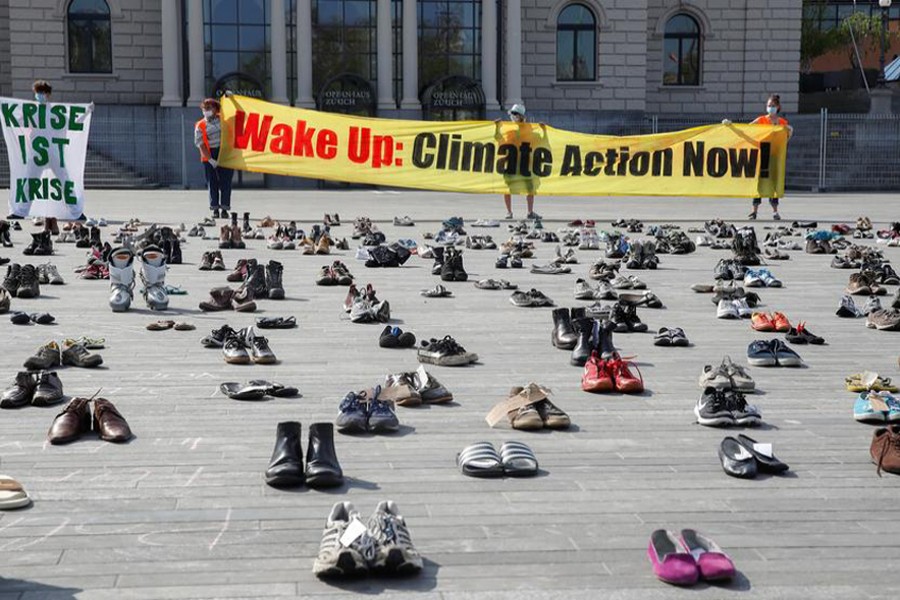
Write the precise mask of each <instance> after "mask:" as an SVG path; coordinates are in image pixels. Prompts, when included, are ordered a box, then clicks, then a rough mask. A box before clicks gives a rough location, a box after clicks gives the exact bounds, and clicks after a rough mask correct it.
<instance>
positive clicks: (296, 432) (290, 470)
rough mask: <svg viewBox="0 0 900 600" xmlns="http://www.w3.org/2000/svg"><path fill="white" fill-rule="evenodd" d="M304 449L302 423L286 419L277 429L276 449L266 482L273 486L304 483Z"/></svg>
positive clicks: (267, 470) (273, 452) (290, 485)
mask: <svg viewBox="0 0 900 600" xmlns="http://www.w3.org/2000/svg"><path fill="white" fill-rule="evenodd" d="M303 480H304V475H303V450H302V449H301V447H300V423H297V422H296V421H285V422H284V423H279V424H278V428H277V429H276V430H275V450H273V451H272V460H270V461H269V468H268V469H266V483H267V484H269V485H271V486H273V487H293V486H298V485H303Z"/></svg>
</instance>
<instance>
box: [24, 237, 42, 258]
mask: <svg viewBox="0 0 900 600" xmlns="http://www.w3.org/2000/svg"><path fill="white" fill-rule="evenodd" d="M41 235H42V234H40V233H32V234H31V243H30V244H28V246H26V247H25V248H23V249H22V254H25V255H27V256H31V255H33V254H34V251H35V250H37V249H38V248H39V247H40V245H41Z"/></svg>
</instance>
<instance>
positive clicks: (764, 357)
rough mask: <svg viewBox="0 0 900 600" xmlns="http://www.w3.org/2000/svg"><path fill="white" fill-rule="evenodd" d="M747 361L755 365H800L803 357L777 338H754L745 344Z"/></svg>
mask: <svg viewBox="0 0 900 600" xmlns="http://www.w3.org/2000/svg"><path fill="white" fill-rule="evenodd" d="M747 362H748V363H750V364H751V365H753V366H755V367H801V366H803V359H802V358H800V355H799V354H797V353H796V352H794V351H793V350H792V349H791V348H790V347H789V346H788V345H787V344H785V343H784V342H782V341H781V340H779V339H774V340H756V341H754V342H751V343H750V345H749V346H747Z"/></svg>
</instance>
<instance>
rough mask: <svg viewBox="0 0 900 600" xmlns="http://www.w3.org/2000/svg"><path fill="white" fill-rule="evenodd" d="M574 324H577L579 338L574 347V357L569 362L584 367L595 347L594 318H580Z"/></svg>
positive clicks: (576, 329)
mask: <svg viewBox="0 0 900 600" xmlns="http://www.w3.org/2000/svg"><path fill="white" fill-rule="evenodd" d="M573 325H574V326H575V333H576V334H577V335H578V340H577V341H576V342H575V347H574V348H573V349H572V358H571V359H570V360H569V362H571V363H572V364H573V365H575V366H576V367H583V366H584V363H586V362H587V361H588V359H589V358H590V357H591V351H592V350H593V349H594V342H593V336H594V320H593V319H588V318H584V319H578V320H577V321H575V322H574V323H573Z"/></svg>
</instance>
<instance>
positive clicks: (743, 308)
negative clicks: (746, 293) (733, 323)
mask: <svg viewBox="0 0 900 600" xmlns="http://www.w3.org/2000/svg"><path fill="white" fill-rule="evenodd" d="M731 304H732V305H734V309H735V310H736V311H737V313H738V315H739V316H740V317H741V318H742V319H749V318H750V315H752V314H753V309H752V308H750V305H749V304H747V299H746V298H735V299H734V300H732V301H731Z"/></svg>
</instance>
